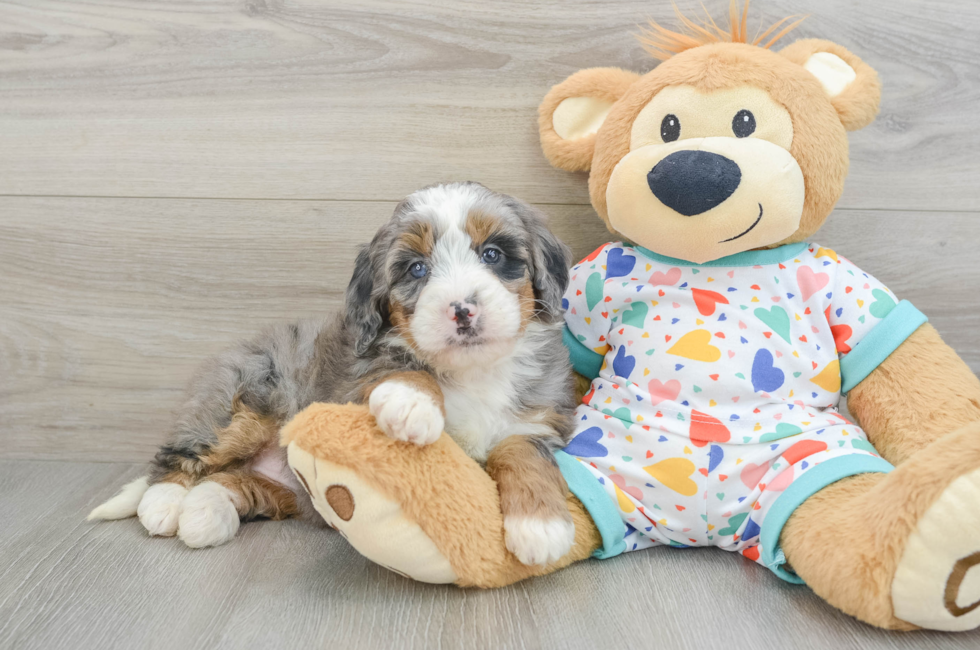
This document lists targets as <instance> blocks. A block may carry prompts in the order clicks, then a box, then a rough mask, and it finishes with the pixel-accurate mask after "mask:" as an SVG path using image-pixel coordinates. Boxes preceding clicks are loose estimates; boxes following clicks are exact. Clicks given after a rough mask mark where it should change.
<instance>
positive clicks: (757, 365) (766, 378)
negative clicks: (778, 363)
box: [752, 349, 786, 393]
mask: <svg viewBox="0 0 980 650" xmlns="http://www.w3.org/2000/svg"><path fill="white" fill-rule="evenodd" d="M772 362H773V358H772V352H770V351H769V350H765V349H763V350H759V351H758V352H756V353H755V359H754V360H753V361H752V390H754V391H755V392H759V391H764V392H766V393H771V392H773V391H774V390H776V389H777V388H779V387H780V386H782V385H783V382H784V381H785V380H786V375H785V374H784V373H783V371H782V370H780V369H779V368H776V367H775V366H773V365H772Z"/></svg>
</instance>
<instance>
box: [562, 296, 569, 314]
mask: <svg viewBox="0 0 980 650" xmlns="http://www.w3.org/2000/svg"><path fill="white" fill-rule="evenodd" d="M561 308H562V309H563V310H565V311H567V310H568V298H562V299H561Z"/></svg>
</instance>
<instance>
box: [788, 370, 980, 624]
mask: <svg viewBox="0 0 980 650" xmlns="http://www.w3.org/2000/svg"><path fill="white" fill-rule="evenodd" d="M907 369H911V367H909V368H907ZM923 437H925V438H926V439H927V442H928V444H927V445H926V446H925V447H924V448H921V451H920V452H919V453H916V454H912V455H910V454H908V453H907V450H905V449H901V447H902V445H901V444H899V443H897V442H896V441H892V442H893V443H894V447H893V448H896V449H899V450H900V451H901V453H903V454H905V455H906V456H907V460H906V461H905V462H903V463H901V464H900V465H899V466H898V468H897V469H896V470H895V471H894V472H892V473H890V474H863V475H859V476H856V477H852V478H850V479H845V480H843V481H840V482H838V483H835V484H834V485H831V486H829V487H827V488H824V489H823V490H821V491H820V492H818V493H817V494H816V495H814V496H812V497H810V499H808V500H807V501H806V502H805V503H804V504H803V505H802V506H800V508H799V509H797V511H796V512H795V513H794V514H793V516H792V517H790V519H789V521H788V522H787V524H786V526H785V528H783V534H782V537H781V544H782V547H783V551H784V552H785V553H786V559H787V561H788V562H789V563H790V564H791V565H792V567H793V569H794V570H795V571H796V573H798V574H799V575H800V577H802V578H803V579H804V580H805V581H806V583H807V585H809V586H810V588H812V589H813V590H814V591H815V592H816V593H817V595H819V596H820V597H822V598H824V599H825V600H826V601H827V602H829V603H830V604H831V605H834V606H835V607H838V608H839V609H841V610H843V611H845V612H847V613H848V614H850V615H852V616H855V617H857V618H859V619H861V620H862V621H864V622H866V623H870V624H871V625H877V626H878V627H885V628H891V629H898V630H910V629H914V628H915V626H913V625H910V624H909V623H906V622H905V621H901V620H899V619H897V618H895V616H894V614H893V612H892V604H891V583H892V578H893V577H894V576H895V568H896V567H897V566H898V562H899V560H900V559H901V557H902V551H903V550H905V540H906V539H908V536H909V534H910V533H911V532H912V531H913V529H914V528H915V525H916V523H917V522H918V521H919V518H920V517H921V516H922V515H923V513H925V511H926V510H927V509H928V508H929V506H931V505H932V503H933V502H934V501H935V500H936V498H937V497H938V496H939V495H940V494H941V493H942V491H943V490H944V489H945V488H946V487H948V486H949V484H950V483H952V482H953V481H954V480H955V479H957V478H959V477H960V476H962V475H964V474H966V473H967V472H970V471H972V470H975V469H978V468H980V421H975V422H972V423H971V424H969V425H967V426H965V427H963V428H961V429H959V430H958V431H953V432H949V431H948V430H947V432H946V434H945V435H944V434H939V433H937V434H935V435H933V436H929V435H925V436H923ZM913 444H915V446H916V447H919V443H918V442H917V441H916V442H915V443H913Z"/></svg>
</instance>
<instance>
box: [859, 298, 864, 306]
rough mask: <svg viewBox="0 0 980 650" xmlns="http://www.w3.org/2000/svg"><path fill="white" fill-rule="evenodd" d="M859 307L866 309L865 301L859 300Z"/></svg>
mask: <svg viewBox="0 0 980 650" xmlns="http://www.w3.org/2000/svg"><path fill="white" fill-rule="evenodd" d="M858 307H864V301H863V300H861V299H860V298H858Z"/></svg>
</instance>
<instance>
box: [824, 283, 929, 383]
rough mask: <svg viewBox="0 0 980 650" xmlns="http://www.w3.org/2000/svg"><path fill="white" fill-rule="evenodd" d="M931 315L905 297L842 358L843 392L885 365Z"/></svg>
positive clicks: (841, 376)
mask: <svg viewBox="0 0 980 650" xmlns="http://www.w3.org/2000/svg"><path fill="white" fill-rule="evenodd" d="M928 320H929V319H928V318H926V316H925V314H923V313H922V312H921V311H919V310H918V309H916V308H915V307H913V306H912V303H910V302H909V301H908V300H903V301H901V302H900V303H898V305H896V306H895V308H894V309H892V310H891V311H890V312H888V314H886V315H885V317H884V318H883V319H881V322H880V323H878V324H877V325H875V326H874V328H872V330H871V331H870V332H868V333H867V334H866V335H865V336H864V338H863V339H861V341H860V342H859V343H858V344H857V345H855V346H854V349H853V350H851V351H850V352H848V353H847V354H846V355H845V356H844V358H843V359H841V362H840V378H841V388H840V390H841V392H842V393H847V392H849V391H850V390H851V389H852V388H854V387H855V386H857V385H858V384H860V383H861V382H862V381H864V378H865V377H867V376H868V375H870V374H871V372H872V371H873V370H874V369H875V368H877V367H878V366H880V365H881V363H882V362H883V361H884V360H885V359H887V358H888V355H890V354H891V353H892V352H894V351H895V350H896V349H897V348H898V346H900V345H901V344H902V343H904V342H905V339H907V338H908V337H910V336H911V335H912V332H914V331H915V330H917V329H919V327H921V326H922V325H923V323H925V322H926V321H928Z"/></svg>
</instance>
